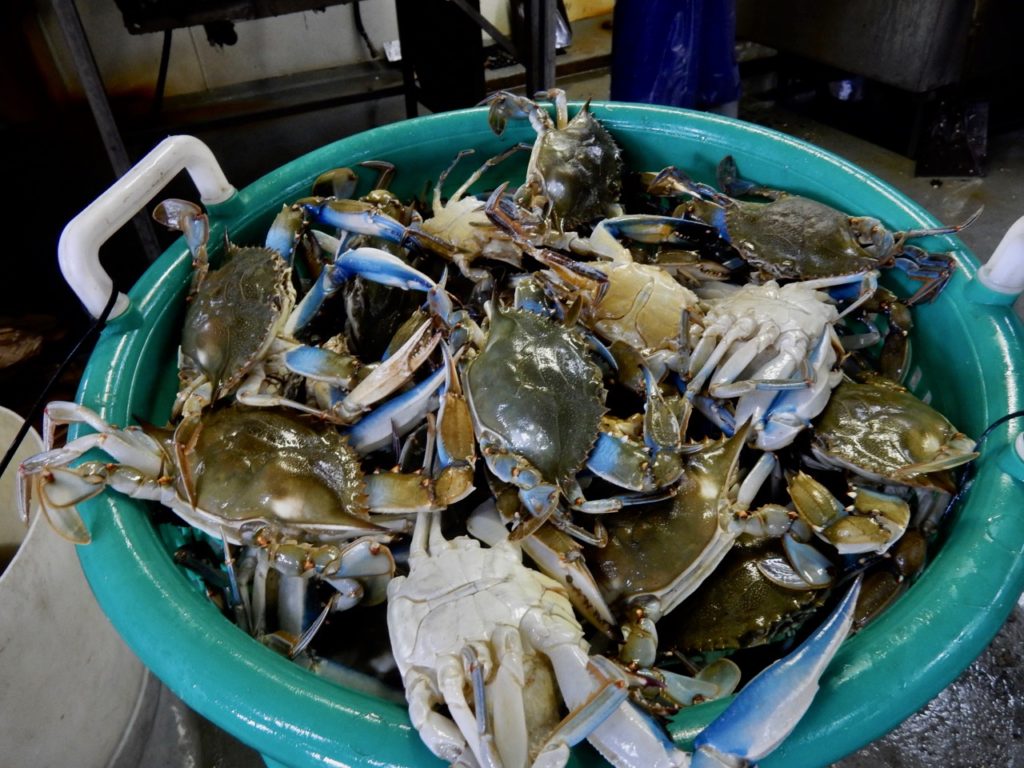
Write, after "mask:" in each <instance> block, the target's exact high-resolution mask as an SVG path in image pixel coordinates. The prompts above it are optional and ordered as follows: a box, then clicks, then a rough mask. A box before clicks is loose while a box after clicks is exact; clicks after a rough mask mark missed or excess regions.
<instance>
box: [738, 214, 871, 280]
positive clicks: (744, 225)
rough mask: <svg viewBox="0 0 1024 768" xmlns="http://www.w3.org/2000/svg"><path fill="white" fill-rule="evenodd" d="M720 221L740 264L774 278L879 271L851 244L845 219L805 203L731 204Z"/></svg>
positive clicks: (853, 240) (854, 240) (861, 249)
mask: <svg viewBox="0 0 1024 768" xmlns="http://www.w3.org/2000/svg"><path fill="white" fill-rule="evenodd" d="M725 220H726V227H727V229H728V231H729V239H730V240H731V241H732V242H733V244H734V245H735V246H736V247H737V248H738V249H739V251H740V253H741V254H742V255H743V258H744V259H745V260H746V261H747V262H749V263H750V264H752V265H753V266H755V267H757V268H758V269H761V270H763V271H764V272H765V273H767V274H769V275H771V276H772V277H775V278H791V279H798V280H809V279H812V278H818V277H832V276H836V275H850V274H856V273H859V272H864V271H867V270H870V269H876V268H877V267H880V266H883V264H881V263H880V259H878V258H877V257H875V256H873V255H872V254H871V253H869V252H868V251H867V250H865V248H864V246H863V245H861V243H860V242H859V241H858V240H857V238H856V236H855V235H854V233H853V231H852V230H851V228H850V217H849V216H847V215H846V214H845V213H843V212H841V211H837V210H836V209H835V208H832V207H830V206H827V205H825V204H823V203H819V202H817V201H816V200H811V199H810V198H807V197H800V196H797V195H783V196H781V197H780V198H779V199H778V200H774V201H772V202H769V203H747V202H743V201H740V200H737V201H733V203H732V204H731V205H729V206H727V207H726V210H725Z"/></svg>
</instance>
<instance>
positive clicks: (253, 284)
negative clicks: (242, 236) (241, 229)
mask: <svg viewBox="0 0 1024 768" xmlns="http://www.w3.org/2000/svg"><path fill="white" fill-rule="evenodd" d="M290 280H291V270H290V269H289V267H288V265H287V264H286V263H285V262H284V260H283V259H282V258H281V257H280V256H279V255H278V254H277V253H276V252H275V251H272V250H270V249H268V248H235V247H232V248H230V249H229V252H228V256H227V260H226V262H225V263H224V266H222V267H221V268H220V269H218V270H215V271H211V272H209V273H208V274H207V275H206V277H205V278H204V279H203V281H202V283H201V284H200V286H199V289H198V291H197V292H196V294H195V295H194V296H192V297H191V299H190V301H189V305H188V309H187V310H186V312H185V324H184V328H183V330H182V334H181V351H182V354H183V355H184V356H185V358H186V359H187V361H189V362H190V363H191V365H192V366H193V367H194V368H196V369H198V370H200V371H202V373H203V374H205V375H206V378H207V379H208V380H209V381H210V382H211V383H212V384H213V390H214V399H217V398H220V397H223V396H224V395H226V394H228V393H229V392H230V391H232V390H233V389H234V388H235V387H236V386H237V385H238V384H239V383H240V382H241V380H242V378H243V377H244V376H245V374H246V373H248V372H249V369H250V368H251V367H252V365H253V364H254V363H255V362H256V361H257V360H259V359H260V357H262V356H263V354H264V353H265V352H266V350H267V348H268V347H269V346H270V343H271V342H272V341H273V340H274V336H275V335H276V333H277V329H278V327H279V325H280V324H281V323H282V322H283V315H284V313H285V312H286V311H290V309H291V306H292V304H293V303H294V291H293V289H292V287H291V282H290Z"/></svg>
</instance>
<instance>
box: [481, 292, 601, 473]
mask: <svg viewBox="0 0 1024 768" xmlns="http://www.w3.org/2000/svg"><path fill="white" fill-rule="evenodd" d="M465 383H466V388H467V394H468V395H469V399H470V403H471V405H472V409H473V416H474V427H475V429H476V431H477V434H478V435H480V434H481V431H486V432H488V433H490V434H491V436H492V437H493V438H496V439H497V441H498V443H500V444H501V445H502V447H503V448H504V450H506V451H507V452H509V453H512V454H515V455H517V456H521V457H522V458H524V459H526V460H527V461H528V462H529V463H530V464H532V465H533V466H534V467H536V468H537V469H538V470H539V471H540V473H541V474H542V476H543V477H544V479H545V480H547V481H549V482H555V481H558V480H559V479H562V478H567V477H570V476H572V475H574V474H576V472H577V471H578V470H579V469H580V467H581V466H582V465H583V461H584V459H585V458H586V456H587V454H588V453H589V452H590V449H591V448H593V446H594V443H595V442H596V441H597V433H598V428H599V426H600V423H601V417H602V416H603V415H604V413H605V405H604V400H605V390H604V387H603V386H602V384H601V371H600V369H599V368H598V367H597V365H595V364H594V362H593V360H592V359H591V354H590V350H589V349H588V347H587V344H586V342H585V341H584V340H583V338H582V336H581V335H580V334H579V333H578V332H577V331H576V330H575V329H573V328H567V327H566V326H564V325H562V324H561V323H558V322H554V321H552V320H549V319H547V318H544V317H540V316H539V315H535V314H533V313H530V312H523V311H518V310H507V311H503V310H498V311H496V312H495V313H494V315H493V317H492V318H491V323H490V329H489V332H488V336H487V344H486V345H485V346H484V349H483V351H482V352H481V353H480V355H478V356H477V357H476V358H475V359H474V360H473V361H472V362H471V363H470V364H469V365H468V367H467V370H466V377H465Z"/></svg>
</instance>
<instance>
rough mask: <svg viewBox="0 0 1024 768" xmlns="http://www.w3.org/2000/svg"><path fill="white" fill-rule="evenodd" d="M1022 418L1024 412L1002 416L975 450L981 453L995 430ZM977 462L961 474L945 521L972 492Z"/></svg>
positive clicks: (979, 440) (988, 429)
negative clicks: (964, 497) (1012, 420)
mask: <svg viewBox="0 0 1024 768" xmlns="http://www.w3.org/2000/svg"><path fill="white" fill-rule="evenodd" d="M1022 416H1024V411H1013V412H1012V413H1008V414H1006V415H1005V416H1000V417H999V418H998V419H996V420H995V421H993V422H992V423H991V424H989V425H988V427H986V428H985V431H984V432H982V433H981V437H979V438H978V442H976V443H975V444H974V449H975V450H976V451H978V452H979V453H980V452H981V445H982V443H984V442H985V440H986V439H987V438H988V436H989V435H991V434H992V432H993V430H995V429H996V428H997V427H999V426H1002V425H1003V424H1005V423H1006V422H1008V421H1010V420H1011V419H1019V418H1021V417H1022ZM976 461H977V460H976V459H975V460H972V461H970V462H968V463H967V464H966V465H965V466H964V468H963V471H962V472H961V473H960V479H959V480H958V481H957V484H956V493H954V494H953V497H952V498H951V499H950V500H949V503H948V504H947V505H946V509H945V510H943V512H942V519H943V520H945V519H946V518H947V517H948V516H949V513H950V512H951V511H952V510H953V507H955V506H956V505H957V503H958V502H959V501H960V499H962V498H963V496H964V494H965V493H967V491H968V490H970V487H971V484H972V483H973V482H974V471H975V470H974V465H975V463H976Z"/></svg>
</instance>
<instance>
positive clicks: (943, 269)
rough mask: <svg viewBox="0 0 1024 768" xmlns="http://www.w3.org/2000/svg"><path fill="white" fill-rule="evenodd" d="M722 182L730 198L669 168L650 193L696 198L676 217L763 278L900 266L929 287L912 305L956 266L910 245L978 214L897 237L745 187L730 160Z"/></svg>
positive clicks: (856, 219)
mask: <svg viewBox="0 0 1024 768" xmlns="http://www.w3.org/2000/svg"><path fill="white" fill-rule="evenodd" d="M718 182H719V185H720V186H721V187H722V188H723V189H724V190H725V194H722V193H720V192H718V191H716V190H715V189H713V188H711V187H709V186H708V185H706V184H700V183H697V182H693V181H692V180H690V179H689V178H688V177H687V176H686V175H685V174H684V173H682V172H681V171H679V170H678V169H676V168H673V167H670V168H666V169H665V170H663V171H662V172H661V173H659V174H658V176H657V177H656V178H655V179H654V181H653V182H651V184H650V186H649V188H648V189H649V191H651V192H652V193H654V194H668V195H676V194H686V195H691V196H692V199H691V200H689V201H687V202H685V203H683V204H682V205H681V206H680V207H679V209H677V211H676V212H677V214H678V215H682V214H683V213H684V212H685V213H687V214H690V215H693V216H695V217H696V218H697V219H699V220H701V221H706V222H708V223H711V224H714V225H715V226H716V227H718V228H719V230H720V232H721V233H722V236H723V237H725V238H726V239H727V240H729V241H730V242H731V243H732V244H733V245H734V246H735V247H736V248H737V250H738V251H739V253H740V254H741V255H742V256H743V258H744V259H745V260H746V261H747V262H748V263H749V264H750V265H751V266H753V267H754V268H755V269H757V270H759V271H760V272H761V273H762V274H763V275H764V278H765V279H776V280H781V279H790V280H813V279H822V280H834V281H836V282H842V280H843V279H844V278H845V279H846V281H847V282H850V283H854V282H859V281H861V280H862V279H863V277H864V276H866V275H870V274H871V273H873V272H875V271H876V270H879V269H883V268H886V267H891V266H898V267H900V268H901V269H904V270H905V271H907V273H908V274H909V275H911V276H912V277H914V278H916V279H921V280H924V281H925V284H924V286H923V287H922V288H921V289H920V290H919V291H918V293H917V294H916V295H915V296H914V297H913V298H912V299H911V303H916V302H917V301H921V300H923V299H924V298H925V297H934V296H935V295H936V294H937V293H938V291H939V290H941V288H942V286H943V285H945V283H946V281H947V280H948V279H949V275H950V273H951V270H952V268H953V264H952V262H951V261H950V259H948V258H946V257H939V256H936V255H934V254H927V253H925V252H924V251H922V250H921V249H919V248H915V247H913V246H908V245H907V240H912V239H914V238H919V237H928V236H931V235H944V234H952V233H955V232H959V231H960V230H962V229H964V227H967V226H969V225H970V224H971V223H973V222H974V220H975V219H976V218H977V216H978V215H979V214H980V211H979V212H978V213H976V214H974V216H972V217H971V218H970V219H968V220H967V221H965V222H964V223H963V224H958V225H954V226H948V227H935V228H929V229H911V230H906V231H901V232H893V231H891V230H889V229H887V228H886V227H885V226H884V225H883V224H882V222H881V221H879V220H878V219H876V218H873V217H871V216H850V215H849V214H846V213H843V212H842V211H839V210H837V209H835V208H832V207H831V206H828V205H825V204H824V203H820V202H818V201H817V200H813V199H811V198H809V197H804V196H802V195H795V194H792V193H789V192H785V191H782V190H774V189H769V188H768V187H764V186H761V185H758V184H754V183H752V182H749V181H743V180H741V179H740V178H739V176H738V173H737V170H736V163H735V161H734V160H733V159H732V157H726V158H724V159H723V160H722V162H721V163H720V164H719V167H718ZM740 195H750V196H757V197H762V198H765V199H767V200H768V202H767V203H751V202H745V201H743V200H739V199H737V197H738V196H740Z"/></svg>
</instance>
